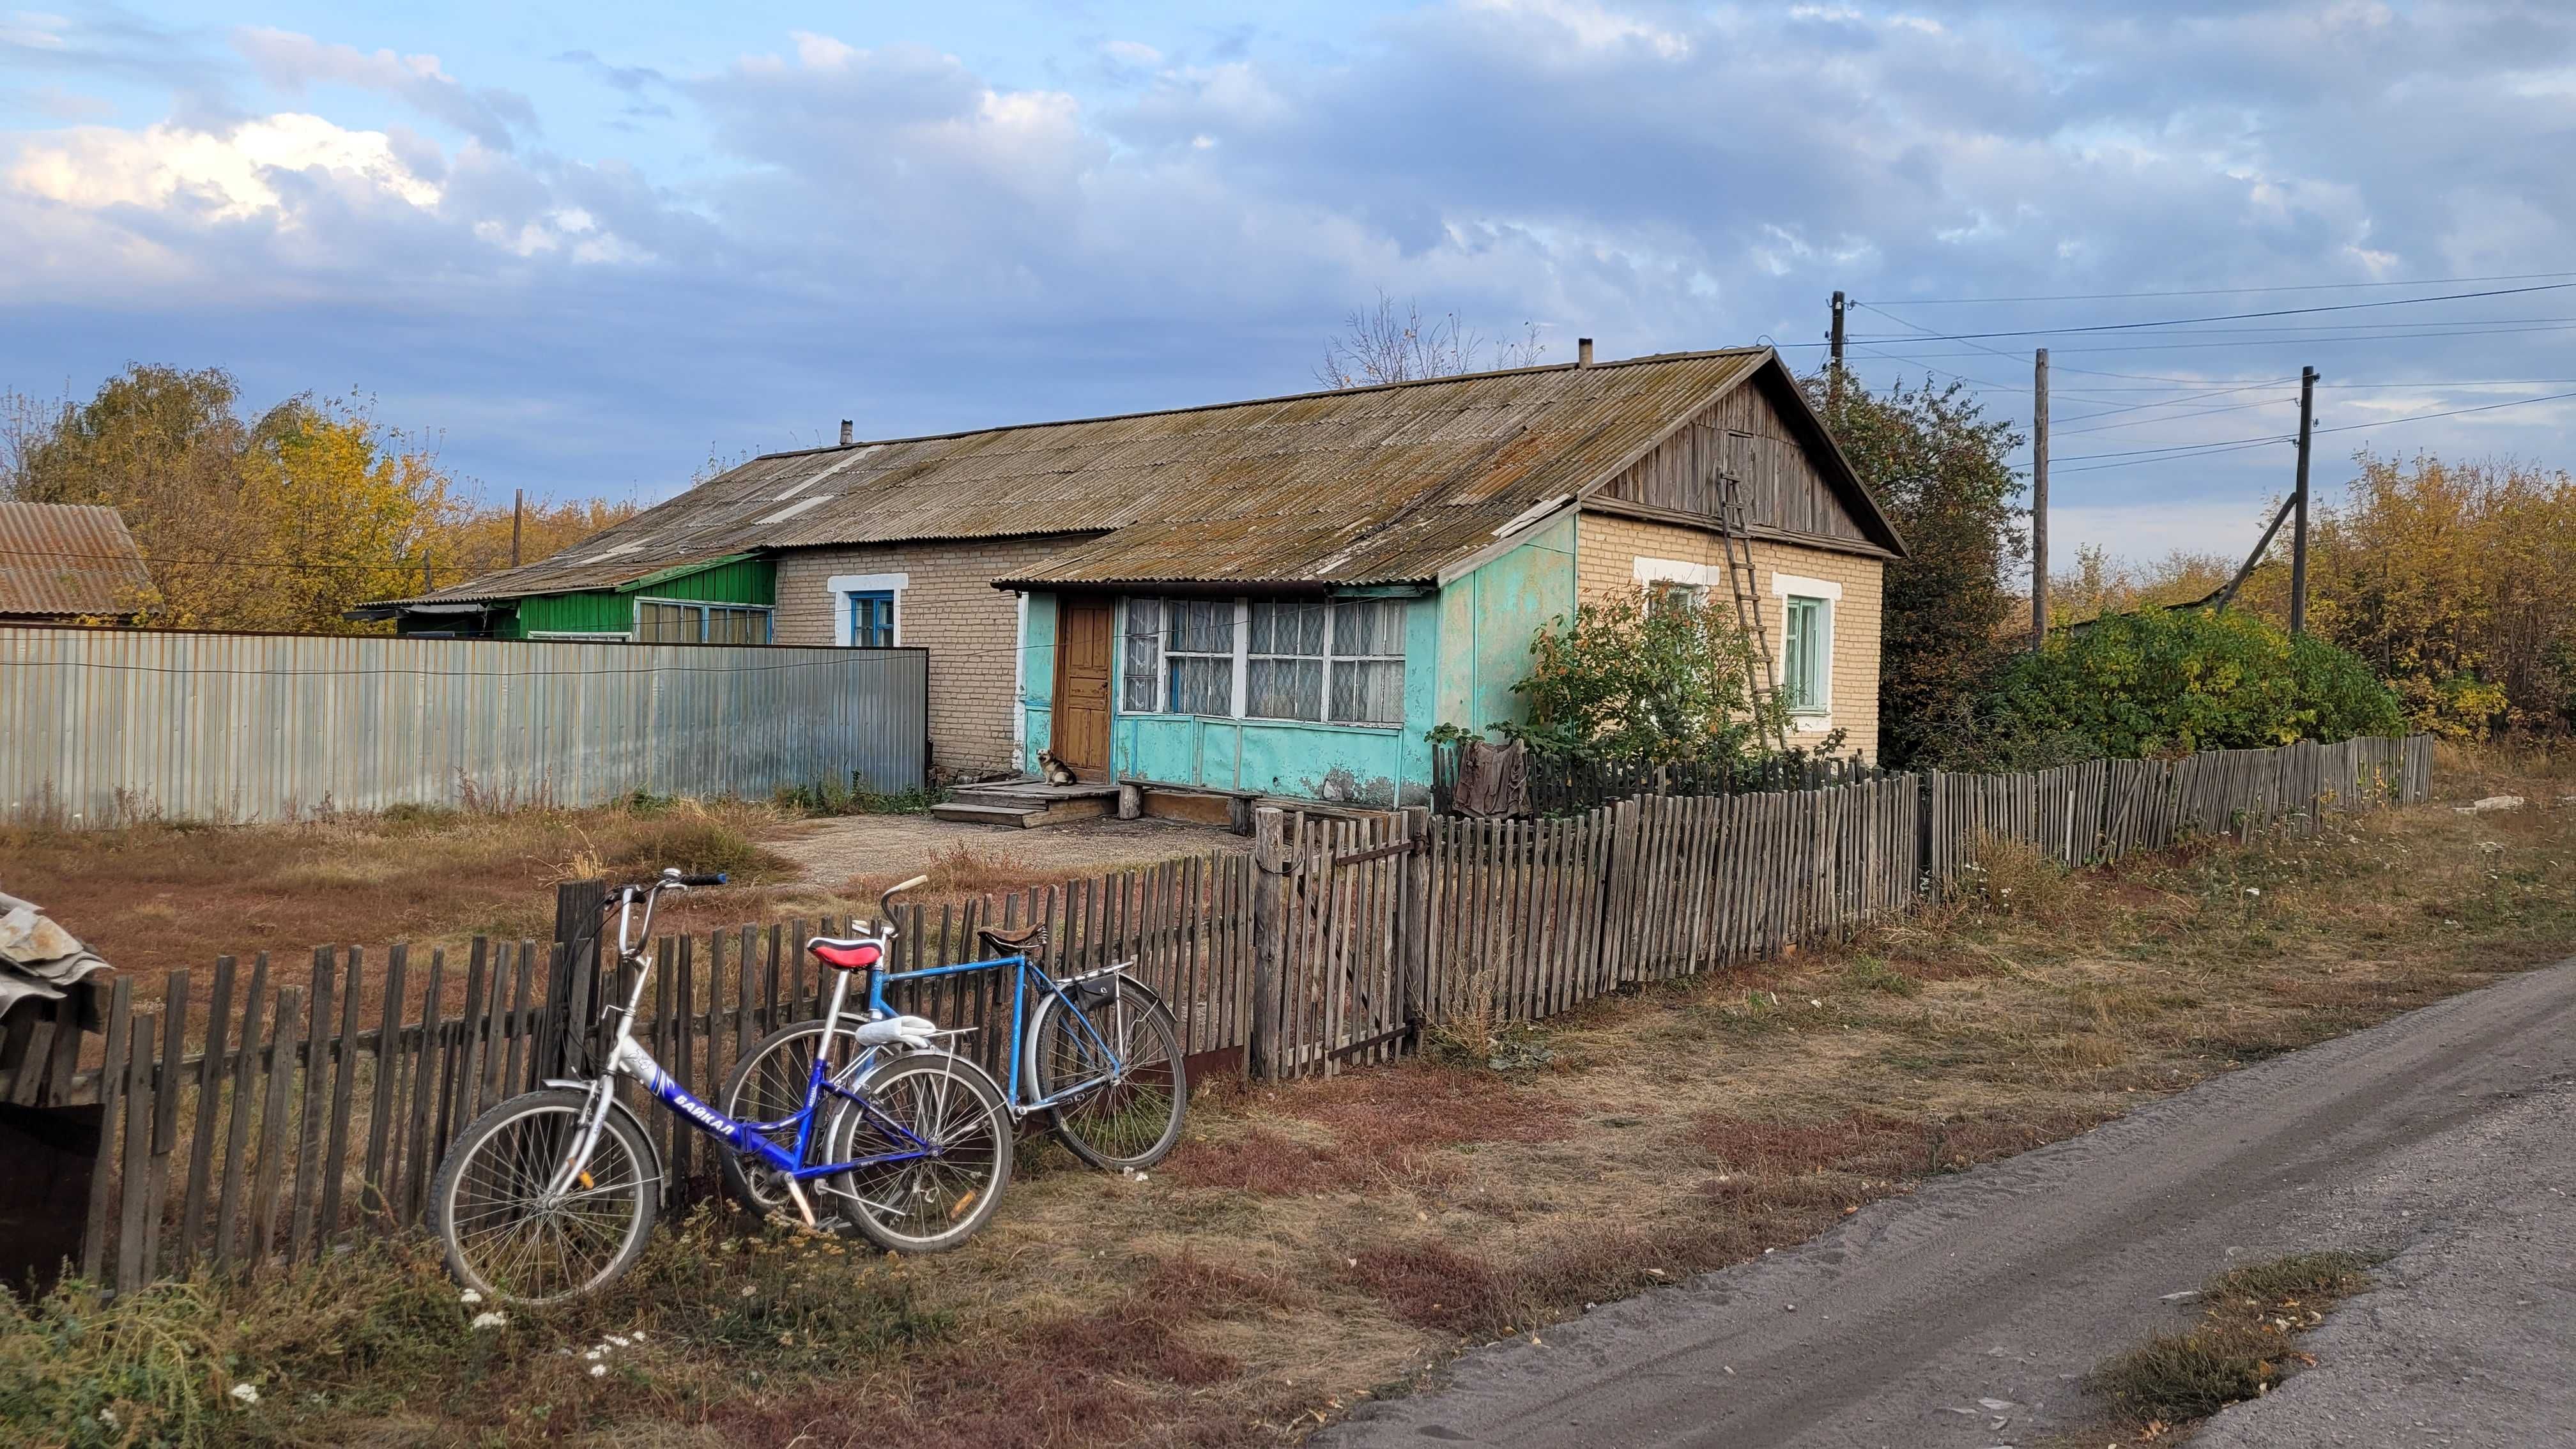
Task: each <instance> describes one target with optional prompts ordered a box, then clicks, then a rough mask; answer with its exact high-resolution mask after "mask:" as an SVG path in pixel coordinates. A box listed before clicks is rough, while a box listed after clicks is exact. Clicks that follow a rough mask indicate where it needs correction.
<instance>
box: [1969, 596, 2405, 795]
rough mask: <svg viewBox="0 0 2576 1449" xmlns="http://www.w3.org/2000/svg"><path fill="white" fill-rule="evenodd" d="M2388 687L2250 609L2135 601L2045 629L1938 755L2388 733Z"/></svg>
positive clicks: (2392, 702) (1998, 755) (2394, 711)
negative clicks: (2078, 624) (2082, 621)
mask: <svg viewBox="0 0 2576 1449" xmlns="http://www.w3.org/2000/svg"><path fill="white" fill-rule="evenodd" d="M2404 728H2405V721H2404V719H2403V717H2402V716H2401V715H2400V713H2399V711H2398V708H2397V699H2396V696H2394V695H2392V694H2390V693H2389V692H2388V690H2387V688H2386V687H2384V686H2383V685H2381V684H2380V683H2379V681H2378V680H2376V679H2374V678H2372V677H2371V674H2370V671H2369V670H2368V669H2367V668H2366V667H2364V666H2363V664H2362V662H2361V661H2360V660H2359V659H2357V658H2355V657H2353V656H2352V655H2351V654H2349V653H2347V652H2345V651H2344V650H2342V649H2338V648H2336V647H2335V646H2334V645H2332V644H2329V643H2326V642H2325V641H2324V640H2322V639H2319V638H2317V637H2315V636H2314V635H2308V636H2303V637H2300V638H2296V639H2293V638H2291V637H2290V636H2289V635H2287V634H2284V633H2283V632H2281V631H2280V630H2278V629H2275V628H2273V627H2272V626H2271V625H2270V624H2267V623H2265V622H2264V621H2263V620H2261V619H2259V618H2256V617H2255V616H2253V615H2251V614H2247V613H2241V612H2229V613H2221V612H2217V611H2213V610H2208V609H2188V610H2169V609H2154V608H2149V609H2141V610H2139V611H2138V612H2136V613H2132V614H2112V615H2106V616H2104V617H2103V618H2101V619H2099V620H2097V621H2095V622H2094V623H2093V624H2091V625H2090V626H2088V627H2085V628H2081V629H2068V630H2063V631H2060V632H2058V633H2056V634H2052V635H2050V636H2049V640H2048V642H2047V644H2046V645H2045V646H2043V647H2041V648H2040V649H2038V650H2036V651H2033V652H2031V653H2028V654H2024V655H2021V656H2019V657H2017V658H2015V659H2014V660H2013V661H2012V662H2011V663H2010V664H2008V665H2006V666H2005V667H2004V670H2003V672H2002V674H2001V676H2000V677H1999V678H1998V680H1997V682H1996V684H1995V686H1994V688H1993V689H1992V690H1991V691H1990V692H1989V693H1988V694H1987V695H1986V697H1985V699H1984V700H1983V701H1982V702H1981V703H1980V705H1979V706H1978V709H1977V717H1976V720H1975V722H1974V727H1973V728H1972V729H1970V730H1967V731H1965V732H1963V733H1962V734H1961V735H1960V737H1959V738H1958V740H1957V742H1956V744H1955V745H1954V746H1953V747H1952V749H1951V750H1950V751H1949V760H1948V762H1949V763H1951V764H1953V765H1960V764H1970V765H1976V766H1979V767H1984V768H2017V769H2027V768H2033V767H2040V766H2046V765H2050V764H2056V763H2060V762H2063V761H2066V760H2073V759H2087V758H2095V757H2099V756H2104V755H2109V756H2112V757H2115V758H2120V759H2142V758H2146V757H2149V756H2155V755H2167V754H2176V753H2185V752H2189V751H2193V750H2215V749H2252V748H2259V747H2266V746H2272V745H2286V744H2292V743H2295V742H2297V741H2300V740H2318V741H2324V742H2332V741H2335V740H2346V739H2351V738H2353V737H2354V736H2356V735H2394V734H2399V733H2402V732H2403V731H2404Z"/></svg>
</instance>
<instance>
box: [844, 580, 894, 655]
mask: <svg viewBox="0 0 2576 1449" xmlns="http://www.w3.org/2000/svg"><path fill="white" fill-rule="evenodd" d="M849 598H850V643H851V644H853V645H855V646H857V647H859V648H862V649H891V648H893V647H894V591H893V590H891V589H878V590H873V591H870V592H867V593H854V594H851V595H850V596H849Z"/></svg>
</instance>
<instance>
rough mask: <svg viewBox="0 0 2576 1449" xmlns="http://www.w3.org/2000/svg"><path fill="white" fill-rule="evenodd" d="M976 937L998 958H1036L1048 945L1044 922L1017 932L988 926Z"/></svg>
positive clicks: (1022, 928) (978, 932) (1021, 928)
mask: <svg viewBox="0 0 2576 1449" xmlns="http://www.w3.org/2000/svg"><path fill="white" fill-rule="evenodd" d="M975 935H976V938H977V939H978V940H980V941H982V942H983V943H984V949H986V950H988V951H990V952H992V953H993V954H994V955H996V956H1034V955H1036V954H1037V953H1039V952H1040V951H1043V950H1045V949H1046V943H1047V928H1046V922H1044V921H1040V922H1038V923H1037V924H1036V925H1033V926H1022V927H1020V928H1019V929H1018V930H1016V931H1013V930H1005V929H1003V928H1002V927H1000V926H986V927H985V928H984V929H982V930H980V931H977V932H976V933H975Z"/></svg>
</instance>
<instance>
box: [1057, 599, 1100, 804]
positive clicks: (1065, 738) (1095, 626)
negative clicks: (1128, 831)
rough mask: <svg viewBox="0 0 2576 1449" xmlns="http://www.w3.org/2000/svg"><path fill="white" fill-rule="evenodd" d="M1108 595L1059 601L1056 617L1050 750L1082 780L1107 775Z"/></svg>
mask: <svg viewBox="0 0 2576 1449" xmlns="http://www.w3.org/2000/svg"><path fill="white" fill-rule="evenodd" d="M1113 617H1114V611H1113V607H1112V605H1111V604H1110V602H1109V601H1108V600H1107V599H1075V598H1068V599H1062V600H1059V601H1058V603H1057V604H1056V615H1055V710H1054V713H1053V716H1052V718H1053V720H1054V724H1053V726H1052V732H1053V735H1054V738H1053V739H1052V740H1051V741H1050V742H1049V744H1048V748H1049V749H1051V750H1053V751H1054V752H1055V757H1056V758H1057V759H1059V760H1062V761H1064V763H1065V764H1066V765H1067V766H1069V767H1070V768H1071V769H1072V770H1073V772H1074V773H1075V774H1077V775H1080V776H1081V777H1082V778H1084V779H1086V780H1106V779H1108V778H1109V646H1110V639H1111V637H1112V636H1113V635H1114V634H1115V632H1116V629H1115V626H1114V625H1113V624H1112V622H1111V620H1112V619H1113Z"/></svg>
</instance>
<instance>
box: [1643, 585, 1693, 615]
mask: <svg viewBox="0 0 2576 1449" xmlns="http://www.w3.org/2000/svg"><path fill="white" fill-rule="evenodd" d="M1645 588H1646V616H1647V617H1648V618H1654V617H1656V616H1658V615H1663V614H1673V613H1681V614H1688V613H1693V612H1696V611H1697V610H1698V608H1699V601H1700V591H1699V588H1698V587H1697V586H1696V585H1692V584H1684V583H1676V582H1674V581H1673V580H1671V579H1657V580H1655V581H1654V582H1652V583H1649V584H1647V585H1646V586H1645Z"/></svg>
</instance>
